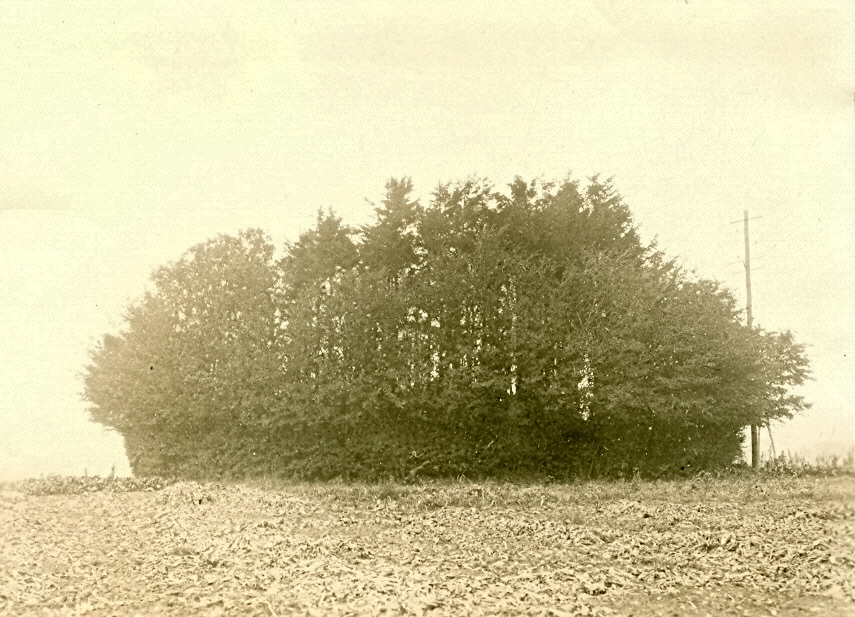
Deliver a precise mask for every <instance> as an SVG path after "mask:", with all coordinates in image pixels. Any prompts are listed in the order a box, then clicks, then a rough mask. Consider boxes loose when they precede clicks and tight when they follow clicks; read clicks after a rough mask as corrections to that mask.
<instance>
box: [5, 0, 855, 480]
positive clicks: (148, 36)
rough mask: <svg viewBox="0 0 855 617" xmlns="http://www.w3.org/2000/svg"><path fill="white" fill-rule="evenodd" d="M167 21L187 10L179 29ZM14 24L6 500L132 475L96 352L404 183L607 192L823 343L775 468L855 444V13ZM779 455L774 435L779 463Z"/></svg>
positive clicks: (777, 325)
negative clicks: (137, 306)
mask: <svg viewBox="0 0 855 617" xmlns="http://www.w3.org/2000/svg"><path fill="white" fill-rule="evenodd" d="M173 4H178V5H179V6H178V7H176V6H173ZM522 6H523V5H521V4H520V3H510V2H497V1H495V0H493V1H490V2H466V1H458V2H433V3H419V4H416V3H407V2H400V1H398V2H359V3H357V2H331V1H329V2H318V1H314V2H291V3H287V5H286V3H283V2H269V3H257V2H255V3H243V2H222V3H217V4H214V3H210V2H199V3H193V2H182V3H173V2H162V3H159V2H140V3H114V2H84V3H74V5H73V6H72V5H68V4H66V3H59V2H56V3H53V2H39V3H33V2H28V1H23V0H21V1H17V0H6V1H4V2H2V3H0V57H2V59H3V60H2V62H0V144H2V147H0V426H2V431H0V480H3V479H14V478H19V477H25V476H34V475H35V476H37V475H39V474H48V473H62V474H79V473H83V472H84V470H86V471H87V472H88V473H90V474H93V473H100V474H105V473H108V472H109V471H110V469H111V467H112V466H113V465H115V466H116V471H117V473H127V470H128V466H127V460H126V459H125V457H124V453H123V449H122V444H121V440H120V439H119V438H118V437H117V436H116V435H111V434H108V433H106V432H105V431H104V430H102V429H101V428H100V427H99V426H98V425H94V424H91V423H90V422H88V419H87V413H86V405H85V403H83V402H82V401H81V399H80V392H81V390H82V382H81V380H80V374H81V373H82V371H83V369H84V366H85V364H86V361H87V350H88V349H89V348H91V347H92V345H94V344H95V342H96V341H97V340H99V339H100V337H101V336H102V335H103V334H104V333H105V332H108V331H115V330H116V329H117V328H118V327H119V325H120V324H121V316H122V312H123V309H124V308H125V307H126V306H127V305H128V304H129V303H130V302H131V301H132V300H133V299H135V298H136V297H138V296H139V295H140V294H141V292H142V291H143V290H144V289H145V287H146V283H147V279H148V275H149V274H150V273H151V271H152V270H153V269H154V268H156V267H157V266H159V265H163V264H166V263H167V262H169V261H172V260H175V259H177V258H178V257H179V256H180V255H181V253H182V252H183V251H184V250H186V249H188V248H189V247H190V246H192V245H194V244H196V243H198V242H201V241H204V240H206V239H208V238H211V237H213V236H215V235H216V234H218V233H235V232H237V231H238V230H240V229H244V228H247V227H261V228H263V229H265V230H266V231H268V232H269V233H270V234H271V235H272V236H273V237H274V239H275V240H276V241H277V242H280V243H281V242H282V241H284V240H286V239H291V240H293V239H296V237H297V235H298V234H299V233H300V232H301V231H304V230H306V229H307V228H308V227H310V226H311V225H312V222H313V219H314V214H315V212H316V210H317V208H318V207H320V206H323V207H327V206H332V207H333V208H334V209H335V210H336V211H337V212H338V213H339V215H341V216H343V217H344V219H345V220H346V221H347V222H349V223H354V224H360V223H365V222H368V221H369V220H370V217H371V215H372V214H373V210H372V207H371V206H370V205H369V204H367V203H366V201H365V198H368V199H371V200H375V201H376V200H378V199H379V198H380V197H381V196H382V193H383V187H384V183H385V181H386V179H387V178H389V177H390V176H396V177H397V176H402V175H409V176H411V177H412V178H413V181H414V183H415V184H416V187H417V190H418V192H419V193H420V194H421V195H422V196H423V197H424V198H428V196H429V193H430V190H431V189H432V188H433V187H434V186H435V185H436V183H437V182H439V181H453V180H456V179H461V178H465V177H466V176H468V175H470V174H476V175H479V176H486V177H488V178H490V179H491V180H492V181H494V182H495V183H496V184H497V185H498V186H501V185H503V184H505V183H507V182H510V181H511V180H512V179H513V177H514V176H515V175H521V176H523V177H524V178H527V179H530V178H532V177H537V176H544V177H546V178H548V179H555V178H561V177H563V176H564V175H565V174H566V173H567V172H568V171H572V172H573V173H574V175H575V176H576V177H578V178H584V177H586V176H588V175H591V174H594V173H600V174H602V175H603V176H606V177H610V176H612V177H614V182H615V185H616V187H617V189H618V190H619V191H620V193H621V194H622V195H623V196H624V198H625V200H626V202H627V203H628V205H629V207H630V208H631V210H632V212H633V214H634V216H635V218H636V221H637V223H638V224H639V225H640V227H641V230H642V233H643V235H644V237H645V238H647V239H652V238H654V237H656V238H658V242H659V246H660V248H662V249H663V250H664V251H665V252H666V253H668V254H669V255H672V256H679V258H680V260H681V261H682V263H683V264H684V265H685V267H687V268H689V269H694V270H696V271H697V272H698V273H699V274H700V275H702V276H704V277H709V278H715V279H718V280H720V281H722V282H723V283H724V284H726V285H727V286H729V287H731V288H732V289H734V291H735V292H736V294H737V297H738V298H740V300H741V301H743V300H744V296H745V292H744V271H743V269H742V265H741V262H740V260H741V259H742V250H743V243H742V227H741V224H732V223H731V221H736V220H741V218H742V212H743V210H745V209H747V210H749V213H750V216H752V217H760V218H757V219H755V220H752V221H751V228H750V229H751V239H752V243H751V251H752V263H753V265H754V271H753V273H752V282H753V296H754V318H755V323H758V324H759V325H761V326H763V327H766V328H768V329H784V328H786V329H791V330H793V331H794V332H795V334H796V336H797V338H798V340H799V341H801V342H804V343H807V344H808V345H809V348H808V350H809V355H810V358H811V360H812V364H813V368H814V372H815V377H816V380H815V381H814V382H812V383H810V384H809V385H808V386H806V387H805V388H804V389H803V393H804V394H805V395H806V396H807V397H808V399H809V400H810V401H811V402H813V404H814V408H813V409H812V410H810V411H809V412H807V413H805V414H804V415H803V416H802V417H800V418H799V419H797V420H794V421H792V422H790V423H788V424H786V425H783V426H773V433H772V434H773V437H774V440H775V446H776V447H777V448H778V451H781V450H790V451H791V452H801V453H803V454H805V455H806V456H809V457H812V456H815V455H816V454H817V453H821V452H831V451H834V452H840V453H843V452H845V451H846V449H847V448H849V447H852V445H853V443H855V418H853V409H855V361H853V354H854V353H855V328H853V326H855V285H853V283H855V245H853V238H855V165H853V158H855V157H853V155H855V129H853V127H855V99H854V98H853V96H855V84H854V83H853V81H855V53H853V51H855V48H853V32H855V9H853V7H852V4H851V2H850V1H848V0H840V1H829V2H808V3H805V2H795V1H792V2H784V1H781V2H754V3H745V2H742V1H732V2H710V1H704V2H701V1H698V0H689V1H688V2H686V1H685V0H657V1H656V2H653V1H652V0H642V1H638V0H633V1H595V0H590V1H589V2H570V1H569V0H568V1H565V2H548V1H541V2H532V3H527V7H526V8H525V9H524V10H523V9H522V8H521V7H522ZM768 447H769V440H768V435H767V434H766V433H765V432H764V434H763V449H764V451H766V450H767V448H768Z"/></svg>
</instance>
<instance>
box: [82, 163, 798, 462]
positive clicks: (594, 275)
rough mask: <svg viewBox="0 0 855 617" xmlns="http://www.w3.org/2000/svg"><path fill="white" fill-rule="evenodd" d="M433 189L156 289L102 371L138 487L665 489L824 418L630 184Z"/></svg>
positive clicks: (785, 362)
mask: <svg viewBox="0 0 855 617" xmlns="http://www.w3.org/2000/svg"><path fill="white" fill-rule="evenodd" d="M413 190H414V189H413V184H412V181H411V180H410V179H409V178H401V179H392V180H390V181H389V182H388V183H387V185H386V194H385V197H384V198H383V199H382V200H381V202H380V205H379V206H377V207H376V222H375V223H374V224H372V225H367V226H364V227H362V228H358V229H357V228H352V227H349V226H347V225H345V224H344V223H343V222H342V220H341V219H339V218H338V217H336V216H335V215H334V214H333V213H332V212H323V211H320V212H319V213H318V218H317V221H316V224H315V227H314V228H313V229H311V230H309V231H307V232H306V233H304V234H302V235H301V236H300V238H299V239H298V240H297V241H296V242H294V243H292V244H290V245H288V246H286V247H285V256H284V257H282V258H281V259H278V260H277V259H275V258H274V252H275V251H274V247H273V246H272V244H271V242H270V240H269V238H268V237H267V236H265V234H264V233H263V232H261V231H259V230H250V231H245V232H242V233H241V234H239V235H238V236H236V237H231V236H220V237H218V238H216V239H213V240H211V241H209V242H206V243H202V244H200V245H198V246H196V247H193V248H192V249H190V251H188V252H187V253H186V254H185V255H184V256H183V257H182V258H181V259H180V260H178V261H177V262H176V263H174V264H170V265H168V266H165V267H163V268H160V269H158V270H157V271H156V272H155V273H154V275H153V277H152V279H153V283H154V289H153V291H152V292H150V293H148V294H147V295H146V296H145V297H144V298H143V299H142V300H141V301H140V302H139V303H138V304H135V305H134V306H132V307H131V308H130V309H129V310H128V313H127V319H126V326H125V328H124V330H123V331H122V332H120V333H118V334H108V335H105V337H104V339H103V341H102V342H101V344H100V345H99V346H98V347H97V348H96V349H94V350H93V353H92V363H91V364H90V366H89V367H88V368H87V372H86V376H85V388H86V389H85V393H86V397H87V399H88V400H89V401H90V403H91V404H92V407H91V414H92V418H93V419H94V420H96V421H98V422H101V423H103V424H105V425H107V426H110V427H112V428H115V429H116V430H118V431H119V432H121V433H122V434H123V435H124V436H125V439H126V444H127V448H128V451H129V456H130V458H131V464H132V468H133V470H134V472H135V473H138V474H153V473H158V474H163V475H171V474H178V475H185V476H192V477H212V476H243V475H253V474H261V473H263V474H273V475H288V476H299V477H307V478H324V477H336V476H341V477H359V478H368V479H371V478H379V477H388V476H393V477H417V476H431V475H433V476H458V475H460V474H469V475H497V476H501V475H507V474H520V473H522V474H531V473H549V474H552V475H561V476H585V477H588V476H592V475H596V476H621V475H629V474H633V473H642V474H646V475H662V474H669V473H677V472H679V471H685V470H699V469H705V468H712V467H716V466H722V465H727V464H730V463H732V462H733V461H734V460H735V459H736V458H738V456H739V454H740V450H741V444H742V439H743V437H742V431H743V427H744V426H746V425H748V424H762V423H765V422H767V421H769V420H771V419H776V418H787V417H791V416H792V415H793V414H795V413H797V412H799V411H801V410H803V409H804V408H805V407H806V406H807V404H806V403H805V401H804V400H803V398H801V397H800V396H798V395H797V394H795V393H793V390H792V388H793V387H794V386H798V385H800V384H802V383H803V382H804V380H805V379H807V378H808V377H809V370H808V362H807V358H806V356H805V353H804V347H803V345H800V344H798V343H796V342H795V340H794V338H793V336H792V334H791V333H789V332H765V331H762V330H759V329H754V330H750V329H748V328H747V327H746V326H745V324H744V323H743V320H742V312H741V311H740V309H739V308H738V306H737V304H736V302H735V300H734V297H733V296H732V294H731V293H730V292H729V291H728V290H726V289H724V288H722V287H721V286H720V285H718V284H717V283H716V282H714V281H709V280H705V279H701V278H699V277H697V276H695V275H693V274H691V273H687V272H685V271H684V270H682V269H680V268H679V267H677V266H676V265H675V263H674V261H672V260H670V259H668V258H667V257H666V256H665V255H664V254H663V253H662V252H661V251H660V250H658V249H657V248H656V247H655V246H648V245H644V244H643V243H642V241H641V239H640V237H639V234H638V232H637V229H636V226H635V224H634V222H633V220H632V216H631V213H630V211H629V208H628V207H627V206H626V204H624V202H623V200H622V198H621V197H620V195H619V194H618V193H617V191H616V190H615V188H614V186H613V185H612V183H611V182H610V181H602V180H600V179H599V178H598V177H594V178H591V179H589V181H588V183H587V184H586V185H584V186H582V184H581V183H580V182H578V181H576V180H572V179H570V178H566V179H564V180H562V181H559V182H544V181H538V180H535V181H531V182H527V181H524V180H523V179H521V178H516V179H515V180H514V181H513V182H511V183H510V184H509V185H508V186H507V187H506V190H497V189H496V188H495V187H494V186H493V185H492V184H491V183H490V182H489V181H487V180H485V179H477V178H469V179H467V180H465V181H462V182H457V183H454V184H444V185H439V186H437V187H436V188H435V189H434V190H433V192H432V194H431V196H430V200H429V202H428V203H426V204H422V203H421V202H420V200H418V199H416V198H415V197H413Z"/></svg>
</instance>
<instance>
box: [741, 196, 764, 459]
mask: <svg viewBox="0 0 855 617" xmlns="http://www.w3.org/2000/svg"><path fill="white" fill-rule="evenodd" d="M742 229H743V233H744V235H745V261H744V264H745V320H746V323H747V324H748V329H749V330H751V329H752V328H753V327H754V319H753V315H752V313H751V243H750V242H749V240H748V210H743V211H742ZM759 467H760V425H758V424H752V425H751V468H752V469H757V468H759Z"/></svg>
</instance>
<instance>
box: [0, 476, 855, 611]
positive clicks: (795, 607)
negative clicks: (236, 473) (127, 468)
mask: <svg viewBox="0 0 855 617" xmlns="http://www.w3.org/2000/svg"><path fill="white" fill-rule="evenodd" d="M67 485H68V486H69V487H73V486H75V483H74V482H73V481H68V483H67ZM111 487H112V484H111V483H110V482H104V483H102V486H100V488H101V490H90V492H84V493H81V494H63V495H44V496H37V495H28V494H24V493H21V492H14V491H5V492H2V493H0V550H2V553H0V616H4V615H93V616H107V615H236V614H240V615H259V616H260V615H265V616H267V617H274V616H283V615H333V616H335V615H383V614H385V615H433V616H437V617H439V616H441V615H454V616H458V615H554V616H557V617H562V616H569V615H593V616H598V615H627V616H629V615H636V616H646V615H663V616H664V615H680V616H683V615H700V616H704V615H711V616H714V617H718V616H722V615H734V616H737V615H738V616H761V615H762V616H766V615H771V616H777V617H784V616H796V615H818V616H838V615H839V616H843V615H855V580H853V573H855V502H853V499H855V479H853V478H846V477H844V478H825V479H815V478H765V479H758V478H754V477H748V478H741V477H739V478H730V479H728V478H725V479H703V478H701V479H695V480H682V481H678V482H655V483H646V482H622V483H588V484H572V485H548V486H542V485H510V484H497V483H470V482H465V481H463V482H454V483H428V484H421V485H413V486H402V485H397V484H381V485H347V484H324V485H309V484H293V485H285V484H279V485H274V484H268V485H261V484H258V483H256V484H254V485H238V484H234V485H223V484H195V483H178V484H173V485H170V486H167V487H166V488H163V489H159V490H146V491H127V490H125V489H126V488H127V487H124V488H122V487H121V486H120V485H118V484H117V485H116V486H115V487H114V488H115V490H113V489H112V488H111ZM12 488H15V487H12ZM19 488H20V487H19ZM28 490H29V489H28ZM31 492H32V491H31Z"/></svg>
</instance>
